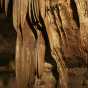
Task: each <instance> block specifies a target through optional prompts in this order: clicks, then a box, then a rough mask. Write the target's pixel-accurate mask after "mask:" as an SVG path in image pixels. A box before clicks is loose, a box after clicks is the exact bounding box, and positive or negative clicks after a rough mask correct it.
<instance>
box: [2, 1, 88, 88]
mask: <svg viewBox="0 0 88 88" xmlns="http://www.w3.org/2000/svg"><path fill="white" fill-rule="evenodd" d="M1 1H2V0H1ZM5 3H7V4H5V7H6V8H3V5H2V4H1V7H2V8H3V9H4V12H6V15H7V16H10V15H12V17H13V25H14V28H15V30H16V32H17V43H16V77H17V82H18V86H19V88H28V86H29V87H30V88H32V87H33V86H34V85H35V87H37V88H41V87H40V85H43V86H42V87H44V88H45V86H46V88H56V85H57V88H58V87H59V86H60V85H61V88H69V81H68V80H69V77H68V74H69V69H70V68H72V69H73V68H76V67H77V68H81V67H82V68H83V67H87V65H88V49H87V46H88V38H87V35H88V30H87V29H88V22H87V21H88V1H87V0H25V1H24V0H14V3H13V6H12V7H13V14H10V13H9V14H10V15H9V14H8V11H10V12H11V10H12V9H11V10H7V6H8V7H10V4H11V3H12V2H11V1H10V2H9V4H8V1H7V2H5ZM45 63H47V64H45ZM48 63H49V64H50V65H51V67H50V65H49V64H48ZM52 69H53V70H52ZM46 70H47V71H46ZM53 71H54V72H53ZM73 71H74V72H75V70H72V72H73ZM77 71H79V70H77ZM77 71H76V72H77ZM74 72H73V73H74ZM79 72H80V71H79ZM55 73H57V74H55ZM58 73H59V74H58ZM80 74H81V73H80ZM80 74H79V75H78V76H79V77H80ZM48 77H49V79H51V80H49V79H48ZM59 77H60V78H59ZM44 78H45V79H44ZM47 79H48V80H49V81H48V83H49V85H47ZM58 79H60V81H59V82H58ZM34 80H35V83H34ZM78 81H79V80H78ZM78 81H77V82H78ZM52 82H53V83H52ZM50 84H52V86H51V85H50ZM73 84H75V83H73ZM78 84H79V85H80V83H78ZM47 86H48V87H47ZM75 88H76V87H75ZM77 88H78V86H77Z"/></svg>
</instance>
